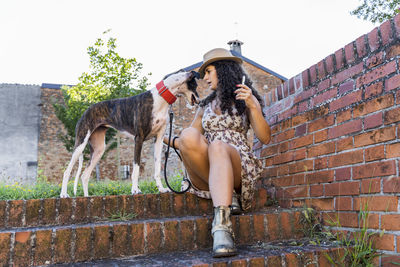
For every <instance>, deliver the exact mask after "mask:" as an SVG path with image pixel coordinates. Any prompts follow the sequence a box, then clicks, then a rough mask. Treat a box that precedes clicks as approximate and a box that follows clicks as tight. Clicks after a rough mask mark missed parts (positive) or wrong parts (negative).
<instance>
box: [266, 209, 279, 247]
mask: <svg viewBox="0 0 400 267" xmlns="http://www.w3.org/2000/svg"><path fill="white" fill-rule="evenodd" d="M267 226H268V231H267V233H268V235H269V241H272V240H277V239H279V238H280V236H279V233H280V232H281V231H280V230H279V222H278V216H277V214H267Z"/></svg>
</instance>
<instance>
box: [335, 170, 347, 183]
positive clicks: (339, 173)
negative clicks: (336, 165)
mask: <svg viewBox="0 0 400 267" xmlns="http://www.w3.org/2000/svg"><path fill="white" fill-rule="evenodd" d="M350 178H351V167H347V168H340V169H336V170H335V181H344V180H350Z"/></svg>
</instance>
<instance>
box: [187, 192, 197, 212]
mask: <svg viewBox="0 0 400 267" xmlns="http://www.w3.org/2000/svg"><path fill="white" fill-rule="evenodd" d="M185 204H186V214H187V215H195V214H197V212H198V208H197V196H195V195H193V194H190V193H186V194H185Z"/></svg>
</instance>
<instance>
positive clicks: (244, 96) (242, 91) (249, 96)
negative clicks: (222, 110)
mask: <svg viewBox="0 0 400 267" xmlns="http://www.w3.org/2000/svg"><path fill="white" fill-rule="evenodd" d="M236 87H238V89H236V90H235V92H234V93H235V94H236V99H237V100H243V101H244V102H245V104H246V107H248V108H249V109H253V108H256V107H257V104H256V102H255V100H257V99H256V98H255V96H253V93H252V91H251V89H250V88H249V87H248V86H247V85H245V84H238V85H236Z"/></svg>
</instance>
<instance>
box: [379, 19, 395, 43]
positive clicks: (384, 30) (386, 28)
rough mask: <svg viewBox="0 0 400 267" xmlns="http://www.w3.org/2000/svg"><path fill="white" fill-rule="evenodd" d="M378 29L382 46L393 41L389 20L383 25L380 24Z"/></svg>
mask: <svg viewBox="0 0 400 267" xmlns="http://www.w3.org/2000/svg"><path fill="white" fill-rule="evenodd" d="M379 29H380V32H381V37H382V45H383V46H385V45H387V44H388V43H390V42H391V41H392V40H393V38H392V34H393V33H392V27H391V25H390V20H387V21H385V22H384V23H383V24H381V26H380V27H379Z"/></svg>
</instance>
